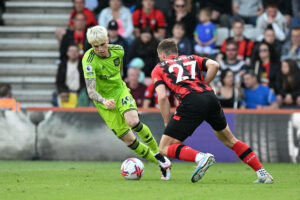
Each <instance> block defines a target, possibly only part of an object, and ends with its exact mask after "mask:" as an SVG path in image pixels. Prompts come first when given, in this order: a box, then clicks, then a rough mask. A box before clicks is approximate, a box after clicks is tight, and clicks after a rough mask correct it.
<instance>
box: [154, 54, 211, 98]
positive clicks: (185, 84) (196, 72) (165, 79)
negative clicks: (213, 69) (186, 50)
mask: <svg viewBox="0 0 300 200" xmlns="http://www.w3.org/2000/svg"><path fill="white" fill-rule="evenodd" d="M206 61H207V59H206V58H202V57H199V56H196V55H191V56H178V57H177V56H170V57H168V58H167V59H166V60H164V61H162V62H160V63H159V64H157V65H156V66H155V68H154V69H153V71H152V80H153V82H154V84H155V85H154V86H155V87H157V86H158V85H160V84H165V85H166V86H167V88H169V89H170V90H171V91H172V92H174V93H175V96H176V97H177V98H178V100H179V103H180V102H181V101H182V99H183V98H184V97H185V96H186V95H188V94H190V93H191V92H205V91H211V90H212V89H211V88H210V87H209V86H208V85H207V84H206V83H205V81H204V78H203V74H202V71H207V68H206V66H205V63H206Z"/></svg>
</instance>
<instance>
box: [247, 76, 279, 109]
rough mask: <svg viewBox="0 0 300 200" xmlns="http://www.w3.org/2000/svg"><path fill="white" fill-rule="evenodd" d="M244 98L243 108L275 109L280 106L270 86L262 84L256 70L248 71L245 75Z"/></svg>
mask: <svg viewBox="0 0 300 200" xmlns="http://www.w3.org/2000/svg"><path fill="white" fill-rule="evenodd" d="M243 80H244V81H243V82H244V85H245V89H244V96H245V97H244V100H243V102H242V106H241V107H242V108H250V109H255V108H258V109H275V108H278V104H277V103H276V97H275V95H274V93H273V92H272V90H271V89H270V88H269V87H268V86H264V85H260V84H259V83H258V81H257V77H256V75H255V74H254V72H246V73H245V74H244V76H243Z"/></svg>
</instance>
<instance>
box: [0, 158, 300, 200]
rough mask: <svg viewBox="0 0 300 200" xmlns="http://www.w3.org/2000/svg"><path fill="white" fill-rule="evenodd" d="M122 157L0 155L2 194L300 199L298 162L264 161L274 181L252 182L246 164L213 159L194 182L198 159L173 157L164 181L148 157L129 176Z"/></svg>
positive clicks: (56, 198) (8, 197)
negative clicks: (135, 175)
mask: <svg viewBox="0 0 300 200" xmlns="http://www.w3.org/2000/svg"><path fill="white" fill-rule="evenodd" d="M120 166H121V163H119V162H46V161H45V162H39V161H38V162H31V161H25V162H24V161H0V199H1V200H15V199H20V200H27V199H30V200H31V199H38V200H44V199H45V200H48V199H49V200H50V199H51V200H60V199H63V200H69V199H70V200H71V199H72V200H76V199H80V200H85V199H86V200H93V199H97V200H99V199H105V200H106V199H108V200H110V199H116V200H127V199H130V200H146V199H151V200H158V199H159V200H165V199H172V200H175V199H178V200H192V199H197V200H198V199H199V200H202V199H203V200H207V199H222V200H226V199H229V200H236V199H238V200H247V199H249V200H260V199H263V200H269V199H270V200H275V199H278V200H300V165H299V164H297V165H295V164H265V168H266V169H268V171H269V172H270V173H271V174H272V175H273V177H274V179H275V183H274V184H270V185H263V184H253V183H252V181H253V180H255V178H256V175H255V173H254V172H253V171H252V170H251V169H250V168H249V167H248V166H246V165H245V164H242V163H235V164H222V163H217V164H215V165H213V166H212V167H211V168H210V169H209V170H208V171H207V172H206V175H205V176H204V178H203V179H202V180H201V181H199V182H198V183H191V181H190V176H191V174H192V172H193V170H194V166H195V164H192V163H174V165H173V168H172V180H170V181H161V180H160V172H159V170H158V167H156V166H154V165H152V164H149V163H145V173H144V176H143V177H142V179H141V180H139V181H127V180H125V179H124V178H123V177H122V176H121V174H120Z"/></svg>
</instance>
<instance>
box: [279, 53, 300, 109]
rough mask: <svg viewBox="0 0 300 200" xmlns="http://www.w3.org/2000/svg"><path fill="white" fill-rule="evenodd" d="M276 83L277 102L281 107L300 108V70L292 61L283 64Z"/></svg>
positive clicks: (285, 61) (288, 60)
mask: <svg viewBox="0 0 300 200" xmlns="http://www.w3.org/2000/svg"><path fill="white" fill-rule="evenodd" d="M278 73H279V76H278V79H277V82H276V86H277V87H276V88H275V92H276V101H277V103H278V104H279V105H280V106H281V105H286V106H293V105H297V106H300V69H299V68H298V67H297V63H296V62H295V61H293V60H291V59H287V60H284V61H282V62H281V70H280V71H279V72H278Z"/></svg>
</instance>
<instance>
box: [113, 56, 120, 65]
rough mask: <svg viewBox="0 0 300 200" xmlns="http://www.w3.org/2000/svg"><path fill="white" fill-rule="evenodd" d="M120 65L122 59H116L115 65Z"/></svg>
mask: <svg viewBox="0 0 300 200" xmlns="http://www.w3.org/2000/svg"><path fill="white" fill-rule="evenodd" d="M120 63H121V62H120V58H116V59H114V64H115V66H116V67H117V66H119V65H120Z"/></svg>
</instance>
